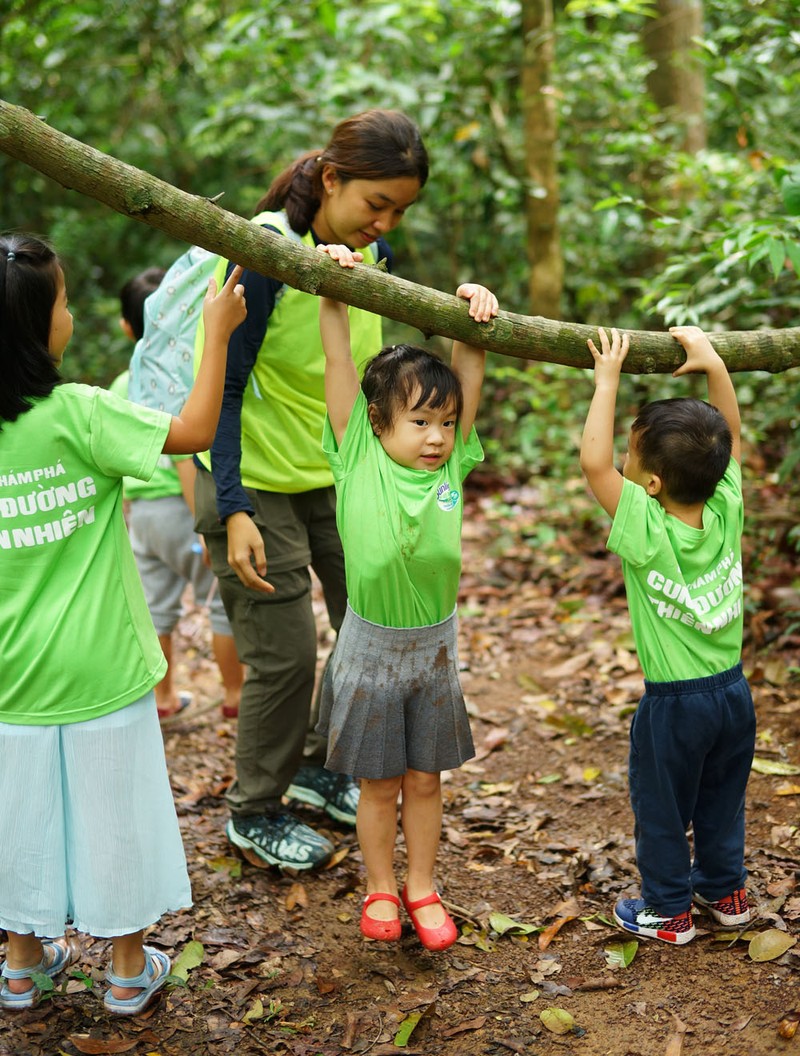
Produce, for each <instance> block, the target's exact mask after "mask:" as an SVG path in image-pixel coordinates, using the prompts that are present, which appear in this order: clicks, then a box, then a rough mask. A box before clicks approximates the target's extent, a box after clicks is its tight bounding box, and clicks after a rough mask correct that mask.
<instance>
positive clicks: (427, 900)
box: [406, 891, 442, 913]
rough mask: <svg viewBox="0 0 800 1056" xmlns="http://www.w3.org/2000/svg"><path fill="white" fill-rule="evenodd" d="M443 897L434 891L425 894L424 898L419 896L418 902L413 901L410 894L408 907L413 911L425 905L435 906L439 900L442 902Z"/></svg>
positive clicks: (407, 901) (407, 899) (410, 911)
mask: <svg viewBox="0 0 800 1056" xmlns="http://www.w3.org/2000/svg"><path fill="white" fill-rule="evenodd" d="M441 901H442V900H441V898H439V894H438V892H437V891H434V892H433V893H432V894H430V895H425V896H424V897H423V898H418V899H417V900H416V902H412V901H411V900H410V899H409V898H408V896H406V909H407V910H408V912H409V913H413V912H414V911H415V910H417V909H422V907H423V906H433V905H435V904H436V903H437V902H438V903H441Z"/></svg>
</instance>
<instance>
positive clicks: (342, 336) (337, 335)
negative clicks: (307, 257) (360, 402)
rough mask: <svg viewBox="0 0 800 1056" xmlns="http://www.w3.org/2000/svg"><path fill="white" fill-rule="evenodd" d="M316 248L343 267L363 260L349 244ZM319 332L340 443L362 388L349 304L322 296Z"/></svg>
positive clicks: (329, 404)
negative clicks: (351, 339) (355, 357)
mask: <svg viewBox="0 0 800 1056" xmlns="http://www.w3.org/2000/svg"><path fill="white" fill-rule="evenodd" d="M317 249H318V250H319V251H320V253H327V254H328V256H329V257H330V258H331V259H332V260H337V261H338V262H339V264H340V265H341V267H343V268H352V267H353V265H354V264H357V263H359V261H361V260H362V259H363V256H362V254H361V253H354V252H353V251H352V250H351V249H349V248H348V247H347V246H317ZM319 332H320V335H321V337H322V348H323V351H324V352H325V405H326V407H327V408H328V418H329V419H330V423H331V429H333V435H334V436H335V437H336V443H337V444H339V443H341V442H342V438H343V436H344V434H345V431H346V429H347V423H348V422H349V421H350V414H351V412H352V410H353V404H354V403H355V402H356V397H357V396H358V391H359V389H360V387H361V385H360V382H359V380H358V371H357V370H356V365H355V363H354V362H353V354H352V351H351V348H350V320H349V318H348V315H347V305H346V304H342V302H341V301H334V300H331V298H330V297H321V298H320V302H319Z"/></svg>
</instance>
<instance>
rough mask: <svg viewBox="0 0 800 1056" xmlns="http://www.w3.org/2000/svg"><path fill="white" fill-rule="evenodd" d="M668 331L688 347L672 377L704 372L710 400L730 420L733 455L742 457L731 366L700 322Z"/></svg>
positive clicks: (685, 347) (738, 458)
mask: <svg viewBox="0 0 800 1056" xmlns="http://www.w3.org/2000/svg"><path fill="white" fill-rule="evenodd" d="M669 332H670V333H671V334H672V336H673V337H674V338H675V340H676V341H678V342H680V344H681V345H683V348H684V350H685V351H686V362H685V363H683V364H682V365H681V366H680V367H678V369H677V370H676V371H674V373H673V375H672V376H673V378H677V377H680V375H681V374H694V373H698V374H700V373H702V374H705V375H706V378H707V380H708V402H709V403H711V404H713V405H714V407H716V408H717V410H718V411H719V412H720V414H721V415H722V417H723V418H724V419H725V421H726V422H727V423H728V428H729V429H730V431H731V437H732V438H733V444H732V445H731V458H733V459H735V460H736V461H737V462H741V460H742V443H741V428H742V420H741V417H740V415H739V401H738V400H737V399H736V390H735V389H734V387H733V382H732V381H731V376H730V374H729V373H728V368H727V367H726V366H725V364H724V362H723V361H722V359H721V358H720V356H719V353H718V352H717V351H716V349H715V348H714V346H713V345H712V344H711V342H710V341H709V339H708V337H707V336H706V335H705V333H704V332H703V331H702V330H701V329H700V327H699V326H671V327H670V328H669Z"/></svg>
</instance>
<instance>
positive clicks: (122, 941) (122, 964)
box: [111, 931, 144, 998]
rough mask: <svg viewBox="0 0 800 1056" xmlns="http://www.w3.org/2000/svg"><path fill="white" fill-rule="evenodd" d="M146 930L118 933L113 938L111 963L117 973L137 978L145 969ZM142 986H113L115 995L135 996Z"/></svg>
mask: <svg viewBox="0 0 800 1056" xmlns="http://www.w3.org/2000/svg"><path fill="white" fill-rule="evenodd" d="M143 941H144V932H143V931H135V932H133V934H131V935H118V936H117V937H116V938H115V939H112V940H111V948H112V955H111V964H112V967H113V970H114V974H115V975H121V976H122V977H123V978H126V977H129V978H131V979H135V978H136V976H137V975H141V974H142V972H143V971H144V949H143V948H142V946H143ZM139 990H141V987H130V986H112V987H111V992H112V993H113V995H114V997H118V998H126V997H134V996H135V995H136V994H138V993H139Z"/></svg>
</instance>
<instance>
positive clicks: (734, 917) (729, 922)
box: [692, 891, 752, 928]
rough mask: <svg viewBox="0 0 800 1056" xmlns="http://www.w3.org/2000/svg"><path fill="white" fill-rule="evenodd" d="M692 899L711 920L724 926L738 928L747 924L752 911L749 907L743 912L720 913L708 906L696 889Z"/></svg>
mask: <svg viewBox="0 0 800 1056" xmlns="http://www.w3.org/2000/svg"><path fill="white" fill-rule="evenodd" d="M692 901H693V902H694V904H695V905H696V906H697V908H698V909H702V910H703V912H705V913H707V914H708V915H709V917H711V919H712V920H715V921H716V922H717V924H721V925H722V926H723V927H724V928H739V927H741V926H742V925H743V924H749V923H750V920H751V918H752V911H751V910H750V909H749V908H748V909H746V910H745V911H744V912H743V913H721V912H720V910H718V909H714V907H713V906H710V905H709V904H708V902H706V901H705V899H704V898H702V897H701V896H700V895H698V894H697V892H696V891H695V893H694V894H693V895H692Z"/></svg>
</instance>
